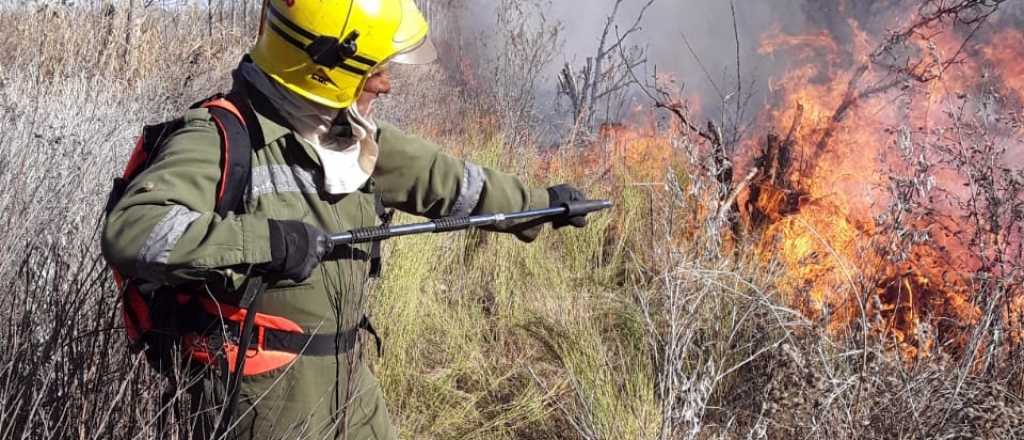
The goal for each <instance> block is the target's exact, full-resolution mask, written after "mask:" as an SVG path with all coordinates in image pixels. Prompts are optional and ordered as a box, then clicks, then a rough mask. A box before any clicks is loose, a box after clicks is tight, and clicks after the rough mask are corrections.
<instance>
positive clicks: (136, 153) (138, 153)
mask: <svg viewBox="0 0 1024 440" xmlns="http://www.w3.org/2000/svg"><path fill="white" fill-rule="evenodd" d="M144 138H145V136H139V138H138V139H137V140H136V141H135V149H133V150H132V155H131V157H129V158H128V165H125V167H124V174H123V175H122V176H121V177H123V178H125V179H131V178H132V176H134V175H135V174H136V173H137V172H138V171H139V168H140V167H142V165H144V164H145V163H146V159H148V158H149V155H148V154H147V153H146V150H145V149H143V148H142V141H143V140H144Z"/></svg>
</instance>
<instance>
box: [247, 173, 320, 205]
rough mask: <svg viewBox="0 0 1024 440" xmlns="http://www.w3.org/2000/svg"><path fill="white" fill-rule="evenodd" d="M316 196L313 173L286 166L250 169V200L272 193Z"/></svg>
mask: <svg viewBox="0 0 1024 440" xmlns="http://www.w3.org/2000/svg"><path fill="white" fill-rule="evenodd" d="M289 192H291V193H296V192H297V193H307V194H316V193H317V185H316V181H315V180H314V176H313V173H312V172H311V171H309V170H307V169H305V168H301V167H297V166H288V165H269V166H259V167H255V168H253V169H252V191H251V192H250V193H249V196H250V197H251V198H256V197H259V196H261V195H264V194H272V193H289Z"/></svg>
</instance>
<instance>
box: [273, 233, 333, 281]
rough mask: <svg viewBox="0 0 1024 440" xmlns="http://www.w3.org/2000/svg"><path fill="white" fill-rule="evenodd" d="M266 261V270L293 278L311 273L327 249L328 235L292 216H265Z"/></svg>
mask: <svg viewBox="0 0 1024 440" xmlns="http://www.w3.org/2000/svg"><path fill="white" fill-rule="evenodd" d="M267 223H269V225H270V262H269V263H266V264H265V265H264V266H263V269H264V270H265V271H267V272H268V273H271V274H273V275H276V276H279V277H281V278H283V279H286V280H292V281H295V282H300V281H303V280H305V279H307V278H309V276H310V275H312V274H313V269H315V268H316V266H317V265H318V264H320V260H321V259H323V257H324V254H326V253H327V250H328V249H327V242H328V239H329V237H328V236H327V234H326V233H324V231H322V230H320V228H317V227H316V226H313V225H310V224H307V223H303V222H300V221H295V220H269V221H268V222H267Z"/></svg>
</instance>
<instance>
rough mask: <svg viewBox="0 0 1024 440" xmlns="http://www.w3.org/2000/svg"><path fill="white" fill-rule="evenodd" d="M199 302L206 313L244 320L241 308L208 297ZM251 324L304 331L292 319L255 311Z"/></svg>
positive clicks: (226, 319)
mask: <svg viewBox="0 0 1024 440" xmlns="http://www.w3.org/2000/svg"><path fill="white" fill-rule="evenodd" d="M199 302H200V303H202V304H203V309H204V310H206V313H209V314H211V315H214V316H223V317H224V320H225V321H232V322H236V323H241V322H243V321H245V310H243V309H240V308H238V307H235V306H231V305H228V304H224V303H219V302H217V301H214V300H212V299H210V298H208V297H203V298H201V299H200V300H199ZM253 324H255V325H256V326H257V327H265V328H270V329H274V330H280V331H283V332H292V333H304V332H303V331H302V327H300V326H299V325H298V324H296V323H295V322H294V321H292V320H290V319H286V318H282V317H280V316H274V315H264V314H262V313H257V314H256V317H255V318H253Z"/></svg>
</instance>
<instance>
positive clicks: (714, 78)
mask: <svg viewBox="0 0 1024 440" xmlns="http://www.w3.org/2000/svg"><path fill="white" fill-rule="evenodd" d="M646 2H647V0H624V1H623V3H622V4H621V6H620V10H619V11H618V14H617V16H616V17H615V20H614V23H615V25H614V26H613V28H612V29H611V31H610V34H609V36H608V38H609V39H610V40H615V34H616V32H625V31H626V29H627V28H629V27H630V26H631V25H632V23H633V22H634V21H635V20H636V18H637V16H638V14H639V13H640V10H641V9H642V8H643V6H644V5H645V4H646ZM428 3H429V2H428ZM439 3H440V2H437V1H435V3H434V4H435V5H437V4H439ZM614 3H615V0H594V1H587V2H579V1H545V0H521V1H509V0H497V1H495V0H486V1H485V0H462V1H459V0H449V2H448V3H445V6H447V7H446V8H445V9H446V10H447V11H448V12H449V15H448V16H446V17H445V18H444V24H443V27H444V28H446V29H445V30H446V31H445V32H443V34H444V35H445V36H447V37H448V38H453V37H452V36H454V35H457V36H458V37H457V39H458V41H457V42H454V44H453V45H457V46H460V47H462V51H463V52H462V56H466V55H469V56H471V57H472V56H479V57H480V58H486V57H487V56H489V55H490V56H493V52H494V51H496V50H501V48H502V40H503V39H505V38H508V37H509V35H506V34H503V33H502V32H503V31H505V30H503V29H501V26H500V24H499V23H498V19H497V17H498V16H499V13H498V9H499V8H502V7H509V6H510V5H511V6H512V7H514V8H516V9H517V10H516V12H515V13H517V14H531V15H532V16H533V19H532V21H533V24H534V25H535V26H541V20H544V23H545V25H547V26H550V25H552V23H560V24H561V33H560V36H561V45H560V46H559V47H557V48H555V50H556V51H557V53H556V54H555V55H554V57H553V58H552V61H551V62H550V63H549V64H548V65H547V66H546V67H545V69H544V70H543V71H542V73H541V76H542V77H541V78H540V79H539V81H537V82H536V88H537V90H535V97H536V102H537V104H538V107H539V108H538V110H539V111H540V113H542V114H545V115H547V114H557V109H555V108H554V104H555V101H556V94H557V85H558V81H557V77H558V73H559V70H560V69H561V67H562V66H563V65H564V64H565V63H569V64H571V65H573V66H576V67H578V66H581V65H583V64H584V63H585V60H586V59H587V58H588V57H593V56H594V55H595V52H596V50H597V47H598V44H599V40H600V38H601V35H602V32H603V30H604V27H605V23H606V20H607V19H608V16H609V14H611V12H612V10H613V7H614ZM920 3H921V1H920V0H878V1H873V2H861V1H848V0H773V1H770V2H765V1H755V0H735V1H734V2H730V1H725V0H655V1H654V4H653V5H652V6H651V8H650V9H648V10H647V12H646V14H645V16H644V17H643V20H642V21H641V24H640V26H641V29H640V30H639V31H638V32H636V33H634V34H633V35H632V36H631V37H630V38H629V40H628V41H627V45H635V46H638V47H640V48H643V49H645V50H646V54H647V61H648V62H647V64H646V65H645V66H644V67H643V68H641V69H639V70H638V71H637V73H638V74H640V75H641V76H643V77H644V78H647V79H649V78H650V76H651V75H652V74H653V72H654V68H655V67H656V68H657V71H658V72H659V73H662V74H668V75H670V76H672V77H673V78H675V79H676V80H677V82H678V83H679V84H680V85H681V86H684V87H685V91H684V95H685V96H688V97H690V98H694V99H696V100H697V102H699V103H700V113H701V115H700V116H702V117H705V118H713V119H717V120H721V119H724V117H723V115H724V110H725V109H726V108H733V107H734V106H735V105H736V101H737V100H739V99H744V100H746V99H749V101H746V105H747V106H748V107H750V111H749V112H747V117H748V118H749V117H752V115H755V114H757V113H758V112H760V111H761V110H763V109H764V108H765V107H767V106H772V105H779V104H780V103H777V102H773V100H772V96H771V94H770V88H771V84H772V82H773V81H776V80H778V79H779V78H781V77H783V76H784V75H785V74H786V72H787V71H788V70H790V69H792V68H793V67H794V66H793V64H792V61H793V60H792V59H787V57H786V54H784V53H776V54H768V53H762V52H759V50H758V49H759V48H760V46H761V43H762V41H764V39H765V37H766V36H767V35H770V34H783V35H809V34H814V33H826V34H827V35H828V36H829V37H830V38H831V39H833V40H834V41H836V42H837V43H838V44H840V50H844V51H852V50H853V46H854V45H855V44H856V43H857V42H856V41H855V39H856V38H857V34H858V31H862V32H864V33H866V34H867V35H869V36H871V37H872V38H877V39H881V37H882V36H884V35H886V33H887V32H889V31H890V30H892V29H895V28H897V27H898V26H899V25H900V24H901V21H905V20H908V19H909V18H910V17H907V16H906V15H907V11H914V10H916V9H915V7H914V5H918V4H920ZM453 6H455V7H453ZM453 11H454V12H455V14H454V15H452V14H450V12H453ZM734 11H735V17H734V15H733V14H734ZM897 11H899V13H894V12H897ZM1022 17H1024V2H1019V1H1018V2H1009V3H1007V4H1005V5H1004V6H1003V8H1002V12H1001V13H1000V15H999V17H998V19H997V20H994V21H993V23H995V24H993V25H992V26H1000V24H999V23H1003V24H1002V25H1003V26H1011V25H1012V26H1020V25H1021V24H1024V20H1022ZM435 18H437V17H436V16H435ZM734 21H735V26H734ZM453 28H457V29H453ZM452 30H457V32H451V31H452ZM513 38H514V37H513ZM877 39H876V40H875V41H873V42H872V44H876V43H877ZM467 45H470V46H475V47H476V48H475V49H468V51H467V49H466V46H467ZM840 60H841V61H842V62H852V61H853V60H854V57H852V56H843V57H840ZM835 67H837V68H845V69H849V68H852V67H853V66H852V65H838V66H835ZM737 70H738V72H737ZM737 73H738V74H739V75H737ZM825 79H826V78H822V80H825ZM739 89H742V91H743V93H742V96H738V95H737V94H736V93H735V92H736V91H737V90H739ZM633 99H635V100H637V101H638V102H642V98H640V97H639V96H638V95H634V97H633Z"/></svg>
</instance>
